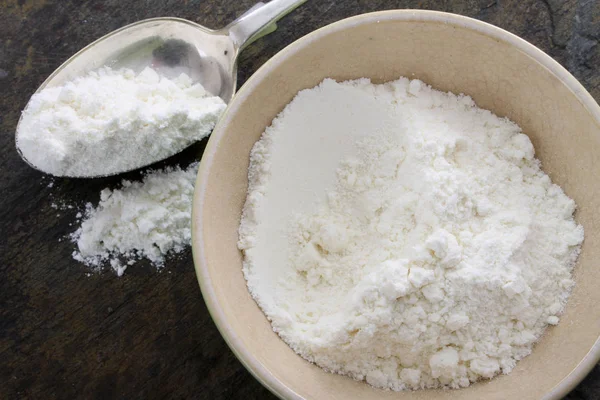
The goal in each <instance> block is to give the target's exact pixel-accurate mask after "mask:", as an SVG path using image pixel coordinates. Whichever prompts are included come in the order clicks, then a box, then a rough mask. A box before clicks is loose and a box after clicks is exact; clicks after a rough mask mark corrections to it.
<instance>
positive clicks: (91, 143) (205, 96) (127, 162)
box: [17, 67, 225, 176]
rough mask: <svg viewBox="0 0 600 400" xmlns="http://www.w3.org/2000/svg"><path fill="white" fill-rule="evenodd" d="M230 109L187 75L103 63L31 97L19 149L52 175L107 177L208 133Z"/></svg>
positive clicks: (151, 160) (160, 157)
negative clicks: (136, 70) (137, 71)
mask: <svg viewBox="0 0 600 400" xmlns="http://www.w3.org/2000/svg"><path fill="white" fill-rule="evenodd" d="M224 109H225V103H224V102H223V100H221V99H220V98H219V97H217V96H212V95H211V94H210V93H208V92H206V91H205V90H204V88H203V87H202V86H201V85H200V84H198V83H196V84H193V83H192V80H191V79H190V78H189V77H188V76H187V75H185V74H181V75H180V76H179V77H178V78H176V79H174V80H170V79H167V78H165V77H161V76H159V75H158V74H157V73H156V72H155V71H154V70H153V69H151V68H146V69H144V70H143V71H142V72H141V73H140V74H138V75H136V74H135V73H134V72H133V71H132V70H129V69H121V70H118V71H114V70H112V69H110V68H108V67H104V68H101V69H99V70H98V71H94V72H91V73H89V74H88V75H86V76H84V77H81V78H77V79H75V80H74V81H73V82H69V83H67V84H66V85H64V86H59V87H53V88H46V89H44V90H42V91H41V92H40V93H37V94H35V95H33V96H32V97H31V100H30V101H29V104H28V105H27V108H26V109H25V110H24V111H23V116H22V119H21V122H20V124H19V131H18V132H17V147H18V149H19V150H20V151H21V153H22V154H23V156H24V157H25V158H26V159H27V160H28V161H29V162H30V163H31V164H33V165H34V166H35V167H36V168H38V169H40V170H41V171H43V172H46V173H50V174H53V175H57V176H96V175H109V174H114V173H118V172H122V171H129V170H132V169H135V168H139V167H142V166H145V165H148V164H150V163H152V162H155V161H158V160H162V159H164V158H166V157H169V156H171V155H173V154H175V153H178V152H180V151H181V150H183V149H184V148H186V147H188V146H189V145H191V144H192V143H194V142H196V141H198V140H200V139H202V138H203V137H205V136H207V135H208V134H210V132H211V130H212V129H213V128H214V126H215V124H216V122H217V120H218V118H219V116H220V115H221V113H222V112H223V110H224Z"/></svg>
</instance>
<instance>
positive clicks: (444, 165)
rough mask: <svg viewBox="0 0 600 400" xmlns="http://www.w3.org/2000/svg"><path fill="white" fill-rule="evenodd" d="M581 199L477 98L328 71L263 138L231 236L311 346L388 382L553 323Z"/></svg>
mask: <svg viewBox="0 0 600 400" xmlns="http://www.w3.org/2000/svg"><path fill="white" fill-rule="evenodd" d="M574 210H575V203H574V202H573V201H572V200H571V199H569V198H568V197H567V196H566V195H565V194H564V193H563V191H562V190H561V188H560V187H558V186H556V185H554V184H553V183H552V182H551V181H550V178H549V177H548V176H547V175H546V174H545V173H544V172H543V171H542V170H541V169H540V163H539V161H538V160H536V159H535V158H534V149H533V146H532V144H531V142H530V140H529V138H528V137H527V136H526V135H524V134H523V133H521V130H520V128H519V127H518V126H517V125H515V124H514V123H512V122H511V121H509V120H507V119H502V118H499V117H497V116H495V115H493V114H492V113H491V112H489V111H486V110H482V109H479V108H477V107H476V106H475V104H474V102H473V101H472V100H471V98H469V97H466V96H462V95H461V96H456V95H454V94H449V93H442V92H439V91H435V90H433V89H431V88H430V87H429V86H427V85H425V84H423V83H422V82H421V81H418V80H413V81H409V80H407V79H405V78H402V79H400V80H398V81H395V82H391V83H387V84H384V85H373V84H371V83H370V81H368V80H366V79H362V80H357V81H349V82H343V83H336V82H335V81H332V80H325V81H324V82H323V83H322V84H320V85H319V86H318V87H316V88H314V89H310V90H304V91H301V92H300V93H299V94H298V95H297V96H296V98H295V99H294V100H293V101H292V102H291V103H290V104H289V105H288V106H287V107H286V108H285V109H284V110H283V112H282V113H281V114H280V115H279V116H278V117H277V118H276V119H275V120H274V121H273V123H272V125H271V126H270V127H268V128H267V129H266V131H265V133H264V134H263V136H262V138H261V139H260V140H259V141H258V142H257V143H256V145H255V146H254V148H253V150H252V153H251V159H250V169H249V192H248V198H247V200H246V205H245V207H244V211H243V216H242V221H241V225H240V231H239V232H240V240H239V247H240V249H242V250H243V252H244V274H245V276H246V279H247V280H248V287H249V290H250V292H251V294H252V295H253V297H254V298H255V299H256V301H257V303H258V304H259V305H260V307H261V308H262V309H263V311H264V312H265V314H266V315H267V317H268V318H269V319H270V320H271V322H272V325H273V329H274V330H275V331H276V332H277V333H278V334H279V335H280V336H281V337H282V338H283V340H284V341H286V342H287V343H288V344H289V345H290V346H291V347H292V348H293V349H294V350H295V351H296V352H297V353H299V354H300V355H301V356H302V357H304V358H306V359H307V360H310V361H312V362H315V363H316V364H318V365H319V366H321V367H323V368H325V369H326V370H328V371H332V372H337V373H340V374H346V375H349V376H351V377H353V378H355V379H358V380H366V381H367V382H368V383H370V384H371V385H373V386H377V387H380V388H388V389H393V390H403V389H419V388H435V387H451V388H458V387H465V386H468V385H469V384H470V383H471V382H475V381H477V380H479V379H482V378H492V377H493V376H495V375H497V374H499V373H508V372H510V371H511V370H512V369H513V367H514V366H515V363H516V361H518V360H520V359H522V358H523V357H525V356H527V355H528V354H529V353H530V352H531V350H532V346H533V344H534V343H535V342H536V341H537V340H538V339H539V338H540V336H541V335H542V333H543V332H544V330H545V329H546V327H547V325H548V324H552V325H555V324H557V323H558V316H559V315H560V313H561V311H562V309H563V307H564V305H565V303H566V301H567V297H568V295H569V293H570V289H571V288H572V286H573V280H572V278H571V271H572V268H573V265H574V263H575V260H576V258H577V255H578V253H579V246H580V244H581V243H582V241H583V229H582V227H581V226H579V225H577V224H576V223H575V222H574V220H573V212H574Z"/></svg>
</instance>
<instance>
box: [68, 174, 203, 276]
mask: <svg viewBox="0 0 600 400" xmlns="http://www.w3.org/2000/svg"><path fill="white" fill-rule="evenodd" d="M197 171H198V163H194V164H192V165H190V166H189V167H188V168H187V169H186V170H182V169H180V168H166V169H164V170H161V171H154V172H151V173H149V174H147V175H146V176H145V177H144V179H143V181H142V182H130V181H126V180H124V181H123V183H122V188H121V189H119V190H109V189H104V190H103V191H102V192H100V203H99V204H98V206H97V207H96V208H93V206H92V205H91V204H88V205H87V206H86V207H87V211H86V213H85V217H84V219H83V221H82V223H81V227H80V228H79V229H78V230H77V231H76V232H75V233H74V234H73V235H72V239H73V241H75V242H76V243H77V247H78V251H76V252H74V253H73V257H74V258H75V259H76V260H78V261H81V262H84V263H85V264H87V265H91V266H100V265H103V264H105V263H109V264H110V265H111V266H112V268H113V269H114V270H115V271H117V274H118V275H119V276H120V275H122V274H123V272H124V271H125V268H127V265H132V264H133V263H134V262H135V260H136V259H139V258H142V257H145V258H148V259H149V260H150V261H151V262H152V263H154V264H155V265H157V266H161V265H162V264H163V262H164V260H165V255H167V254H168V253H179V252H181V251H182V250H183V249H185V247H186V246H189V244H190V240H191V210H192V198H193V194H194V181H195V179H196V173H197Z"/></svg>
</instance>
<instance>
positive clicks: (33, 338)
mask: <svg viewBox="0 0 600 400" xmlns="http://www.w3.org/2000/svg"><path fill="white" fill-rule="evenodd" d="M253 3H254V2H253V1H252V0H236V1H233V0H221V1H219V0H207V1H198V0H177V1H176V0H162V1H158V0H155V1H151V0H147V1H142V0H131V1H123V0H107V1H92V0H87V1H75V0H0V359H1V360H2V361H1V362H0V399H27V398H32V399H34V398H45V399H48V398H50V399H52V398H90V399H94V398H98V399H105V398H123V399H136V398H210V399H238V398H239V399H241V398H250V399H270V398H273V396H272V395H270V394H269V392H268V391H267V390H266V389H264V388H262V387H261V385H260V384H259V383H258V382H256V381H255V380H254V379H253V378H252V376H251V375H250V374H249V373H248V372H246V371H245V370H244V368H243V367H242V365H241V364H240V363H239V362H238V361H237V360H236V359H235V357H234V356H233V354H232V353H231V351H230V350H229V349H228V348H227V346H226V345H225V343H224V341H223V340H222V339H221V336H220V335H219V333H218V331H217V329H216V328H215V326H214V324H213V322H212V320H211V319H210V316H209V314H208V312H207V310H206V307H205V306H204V303H203V301H202V297H201V294H200V290H199V289H198V285H197V282H196V277H195V274H194V269H193V265H192V261H191V252H190V251H188V252H186V253H184V254H183V255H182V256H181V257H177V258H175V259H171V260H170V261H169V262H168V263H167V266H166V267H165V268H164V269H163V270H162V271H160V272H157V271H156V269H154V268H152V267H150V266H148V265H147V264H143V263H142V264H140V265H136V266H135V267H132V268H130V269H129V270H127V272H126V273H125V275H124V276H123V277H121V278H117V277H116V276H115V275H114V274H113V273H112V272H111V271H104V272H103V273H100V274H91V276H87V275H86V273H87V272H88V270H87V269H86V268H85V267H84V266H82V265H80V264H78V263H77V262H75V261H74V260H72V258H71V256H70V254H71V252H72V251H73V245H72V244H71V243H69V242H68V240H66V239H65V235H67V234H68V233H70V232H72V231H73V230H74V229H75V227H74V226H71V225H70V224H71V223H72V222H73V221H74V215H75V214H76V212H77V211H78V209H81V207H82V206H83V204H84V203H85V202H88V201H91V202H93V203H96V202H97V201H98V197H99V196H98V193H99V191H100V190H101V189H102V188H104V187H107V186H108V187H115V186H116V185H117V184H118V183H119V182H120V180H121V179H123V178H128V179H136V178H137V177H139V171H138V172H133V173H129V174H125V175H121V176H119V177H113V178H103V179H94V180H76V179H54V180H50V179H49V178H48V177H46V176H44V175H43V174H41V173H39V172H37V171H35V170H33V169H31V168H29V167H28V166H27V165H26V164H25V163H24V162H23V161H21V159H20V158H19V156H18V155H17V153H16V151H15V149H14V130H15V127H16V124H17V120H18V118H19V114H20V110H21V109H22V108H23V107H24V106H25V104H26V103H27V100H28V99H29V97H30V96H31V94H32V93H33V92H34V91H35V89H36V88H37V87H38V86H39V85H40V84H41V83H42V82H43V81H44V79H45V78H46V77H47V76H48V75H49V74H50V73H51V72H52V71H53V70H54V69H55V68H56V67H58V66H59V65H60V64H61V63H62V62H63V61H64V60H66V59H67V58H68V57H69V56H70V55H72V54H73V53H74V52H76V51H77V50H79V49H80V48H81V47H83V46H85V45H86V44H88V43H89V42H91V41H93V40H95V39H97V38H98V37H99V36H101V35H104V34H106V33H108V32H110V31H112V30H114V29H117V28H119V27H121V26H123V25H126V24H128V23H131V22H135V21H138V20H140V19H144V18H150V17H161V16H177V17H182V18H187V19H189V20H192V21H195V22H198V23H200V24H202V25H205V26H208V27H211V28H217V27H221V26H224V25H225V24H227V23H228V22H230V21H232V20H233V19H234V18H235V17H236V16H238V15H240V14H241V13H242V12H244V11H245V10H246V9H248V8H250V7H251V6H252V5H253ZM336 3H337V4H336ZM393 8H424V9H434V10H442V11H448V12H453V13H458V14H463V15H467V16H470V17H474V18H477V19H481V20H483V21H486V22H490V23H492V24H495V25H498V26H500V27H502V28H504V29H506V30H508V31H510V32H512V33H515V34H517V35H519V36H521V37H522V38H524V39H525V40H528V41H529V42H531V43H533V44H535V45H536V46H538V47H540V48H541V49H542V50H544V51H546V52H547V53H548V54H550V55H551V56H552V57H554V58H555V59H556V60H557V61H559V62H560V63H561V64H562V65H564V66H565V67H567V68H568V69H569V70H570V71H571V72H572V73H573V74H574V75H575V76H576V77H577V78H578V79H579V80H580V81H581V82H582V83H583V85H584V86H585V87H586V88H587V89H588V90H589V91H590V92H591V94H592V95H593V96H594V97H595V98H596V100H600V70H599V69H598V68H597V67H596V65H597V63H598V61H599V60H600V48H599V46H598V40H599V39H600V2H598V1H594V0H587V1H586V0H579V1H577V0H567V1H559V0H506V1H505V0H498V1H494V0H456V1H433V0H432V1H426V0H423V1H389V0H353V1H337V2H336V1H334V0H309V1H308V3H307V4H305V5H303V6H302V7H300V8H299V9H298V10H296V11H295V12H293V13H292V14H290V15H288V16H287V17H286V18H284V19H283V20H281V21H280V23H279V29H278V30H277V32H275V33H273V34H271V35H270V36H268V37H265V38H263V39H261V40H259V41H258V42H256V43H255V44H253V45H252V46H250V47H249V48H247V49H246V50H245V51H244V52H243V54H242V56H241V58H240V60H239V83H240V84H242V83H243V82H244V81H245V80H246V79H247V78H248V77H249V76H250V75H251V74H252V73H253V72H254V71H256V69H257V68H258V67H259V66H260V65H262V64H263V63H264V62H265V61H266V60H268V59H269V58H270V57H271V56H273V55H274V54H275V53H276V52H278V51H279V50H281V49H282V48H283V47H285V46H286V45H288V44H289V43H291V42H292V41H294V40H296V39H298V38H300V37H301V36H303V35H305V34H307V33H308V32H310V31H312V30H314V29H317V28H319V27H322V26H324V25H327V24H329V23H331V22H334V21H337V20H339V19H341V18H345V17H348V16H351V15H356V14H360V13H364V12H369V11H377V10H385V9H393ZM203 146H204V143H201V144H199V145H198V146H195V147H194V148H193V149H190V150H188V151H186V152H185V153H184V154H182V155H179V156H177V157H174V158H172V159H170V160H168V161H167V162H165V163H161V164H160V165H161V166H162V165H175V164H179V163H186V162H189V161H190V160H192V159H194V158H195V157H197V155H198V154H199V151H201V150H202V148H203ZM50 182H53V187H51V188H50V187H48V184H49V183H50ZM63 202H67V203H68V204H72V205H74V208H72V209H68V208H67V209H65V210H56V209H54V208H52V207H51V205H52V204H53V203H58V204H60V203H63ZM599 398H600V369H599V368H598V367H597V368H595V369H594V371H593V372H592V373H591V374H590V376H589V377H588V378H587V379H586V380H584V381H583V383H581V384H580V385H579V387H578V388H577V389H575V390H574V391H573V392H572V393H571V394H570V395H569V396H568V399H570V400H576V399H577V400H583V399H586V400H587V399H589V400H592V399H594V400H595V399H599Z"/></svg>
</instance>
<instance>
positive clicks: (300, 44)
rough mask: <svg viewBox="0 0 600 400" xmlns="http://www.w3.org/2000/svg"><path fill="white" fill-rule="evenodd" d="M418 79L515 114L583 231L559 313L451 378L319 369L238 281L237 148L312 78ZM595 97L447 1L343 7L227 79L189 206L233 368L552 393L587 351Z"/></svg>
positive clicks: (350, 386)
mask: <svg viewBox="0 0 600 400" xmlns="http://www.w3.org/2000/svg"><path fill="white" fill-rule="evenodd" d="M400 76H405V77H409V78H419V79H421V80H423V81H425V82H426V83H428V84H430V85H432V86H433V87H434V88H436V89H438V90H443V91H452V92H454V93H465V94H468V95H470V96H472V97H473V99H474V100H475V101H476V103H477V104H478V106H479V107H482V108H485V109H489V110H491V111H493V112H494V113H495V114H497V115H500V116H506V117H508V118H510V119H511V120H513V121H515V122H517V123H518V124H519V125H520V126H521V127H522V128H523V131H524V132H525V133H526V134H528V135H529V137H530V138H531V140H532V142H533V144H534V146H535V149H536V155H537V157H538V158H539V159H540V160H541V161H542V164H543V168H544V170H545V171H546V172H547V173H548V174H549V175H550V176H551V178H552V180H553V181H554V182H555V183H557V184H559V185H560V186H561V187H562V188H563V189H564V190H565V192H566V193H567V195H569V196H570V197H571V198H573V199H574V200H575V201H576V203H577V204H578V206H579V208H578V211H577V214H576V219H577V221H578V222H579V223H581V224H582V225H583V226H584V229H585V233H586V237H585V242H584V245H583V249H582V253H581V256H580V258H579V261H578V264H577V266H576V268H575V273H574V276H575V281H576V287H575V289H574V290H573V293H572V295H571V297H570V299H569V302H568V304H567V307H566V309H565V312H564V314H563V317H562V318H561V322H560V324H559V325H558V326H556V327H550V328H548V330H547V332H546V334H545V335H544V336H543V337H542V339H541V340H540V341H539V342H538V343H537V344H536V346H535V348H534V350H533V353H532V354H531V355H530V356H528V357H526V358H525V359H523V360H522V361H520V362H518V363H517V366H516V367H515V369H514V370H513V371H512V372H511V373H510V374H508V375H502V376H498V377H496V378H494V379H492V380H489V381H482V382H479V383H476V384H473V385H471V386H470V387H468V388H466V389H460V390H421V391H414V392H411V391H406V392H392V391H384V390H379V389H375V388H373V387H371V386H369V385H367V384H366V383H364V382H357V381H353V380H351V379H350V378H348V377H344V376H340V375H336V374H331V373H327V372H325V371H323V370H322V369H320V368H319V367H317V366H315V365H312V364H310V363H309V362H307V361H305V360H304V359H302V358H301V357H300V356H298V355H296V354H295V353H294V352H293V351H292V350H291V349H290V348H289V347H288V346H287V345H286V344H285V343H284V342H283V341H282V340H281V339H280V338H279V337H278V336H277V335H276V334H275V333H274V332H273V330H272V329H271V326H270V324H269V322H268V321H267V319H266V318H265V316H264V315H263V313H262V312H261V310H260V309H259V308H258V306H257V305H256V303H255V302H254V300H253V299H252V298H251V297H250V295H249V293H248V290H247V288H246V281H245V280H244V277H243V275H242V254H241V252H240V251H239V250H238V249H237V246H236V241H237V229H238V225H239V222H240V215H241V210H242V206H243V204H244V201H245V198H246V189H247V182H248V181H247V168H248V163H249V153H250V149H251V148H252V146H253V144H254V143H255V142H256V141H257V140H258V139H259V137H260V135H261V134H262V133H263V131H264V130H265V127H267V126H268V125H269V124H270V123H271V121H272V119H273V118H274V117H275V116H276V115H277V114H278V113H279V112H280V111H281V110H282V109H283V108H284V106H285V105H286V104H287V103H289V102H290V101H291V100H292V98H293V97H294V96H295V95H296V93H297V92H298V91H299V90H301V89H305V88H311V87H314V86H315V85H317V84H318V83H319V82H320V81H321V80H323V79H324V78H325V77H331V78H335V79H337V80H347V79H355V78H361V77H367V78H371V79H372V80H373V81H374V82H376V83H381V82H386V81H391V80H395V79H397V78H398V77H400ZM599 167H600V107H598V104H596V102H595V101H594V100H593V98H592V97H591V96H590V94H589V93H588V92H587V91H586V90H585V89H584V88H583V87H582V86H581V84H579V83H578V82H577V80H576V79H575V78H574V77H573V76H572V75H570V74H569V73H568V72H567V71H566V70H565V69H564V68H563V67H561V66H560V65H559V64H558V63H557V62H555V61H554V60H552V58H550V57H549V56H548V55H546V54H545V53H543V52H542V51H541V50H539V49H537V48H536V47H534V46H533V45H531V44H529V43H527V42H525V41H524V40H522V39H520V38H518V37H516V36H514V35H512V34H510V33H508V32H506V31H504V30H502V29H499V28H497V27H494V26H492V25H489V24H486V23H483V22H480V21H477V20H474V19H470V18H466V17H462V16H458V15H453V14H447V13H440V12H430V11H412V10H404V11H400V10H394V11H384V12H377V13H371V14H364V15H359V16H356V17H352V18H348V19H345V20H342V21H339V22H336V23H334V24H331V25H329V26H326V27H324V28H322V29H319V30H317V31H315V32H312V33H310V34H309V35H307V36H305V37H303V38H301V39H299V40H298V41H296V42H294V43H293V44H291V45H290V46H288V47H286V48H285V49H284V50H282V51H281V52H280V53H278V54H277V55H276V56H275V57H273V58H272V59H271V60H269V61H268V62H267V63H266V64H265V65H264V66H263V67H262V68H260V69H259V70H258V71H257V72H256V73H255V74H254V75H253V76H252V77H251V78H250V79H249V80H248V82H246V84H245V85H244V86H243V87H242V88H241V89H240V91H239V93H238V94H237V95H236V96H235V98H234V100H233V101H232V102H231V104H230V105H229V108H228V109H227V111H226V113H225V114H224V116H223V117H222V118H221V121H220V122H219V123H218V125H217V127H216V128H215V130H214V132H213V134H212V136H211V138H210V141H209V142H208V145H207V147H206V150H205V152H204V155H203V158H202V162H201V165H200V170H199V173H198V181H197V184H196V192H195V197H194V205H193V226H192V231H193V239H192V243H193V252H194V262H195V266H196V272H197V276H198V280H199V282H200V288H201V290H202V294H203V296H204V300H205V301H206V304H207V306H208V309H209V310H210V313H211V315H212V317H213V319H214V321H215V323H216V325H217V327H218V328H219V330H220V332H221V334H222V335H223V337H224V338H225V340H226V341H227V343H228V344H229V346H230V347H231V349H232V350H233V352H234V353H235V354H236V356H237V357H238V358H239V359H240V361H241V362H242V363H243V364H244V365H245V366H246V368H247V369H248V370H249V371H250V372H251V373H252V374H253V375H254V376H255V377H256V378H257V379H258V380H259V381H260V382H261V383H262V384H263V385H265V386H266V387H267V388H268V389H270V390H271V391H272V392H273V393H275V394H276V395H277V396H279V397H281V398H284V399H344V400H350V399H365V398H368V399H406V400H411V399H415V400H421V399H428V400H432V399H512V398H514V399H522V400H525V399H540V398H544V399H559V398H561V397H562V396H564V395H565V394H566V393H568V392H569V391H570V390H571V389H572V388H573V387H574V386H575V385H576V384H577V383H578V382H579V381H580V380H581V379H582V378H583V377H584V376H585V375H586V374H587V373H588V372H589V371H590V369H591V368H592V367H593V366H594V365H595V364H596V362H597V361H598V359H599V358H600V341H599V340H598V339H599V335H600V307H598V304H600V290H598V282H600V268H598V267H597V265H596V264H597V261H596V260H598V259H599V258H600V218H599V217H598V216H597V215H598V214H597V210H600V178H599V177H598V168H599Z"/></svg>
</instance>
